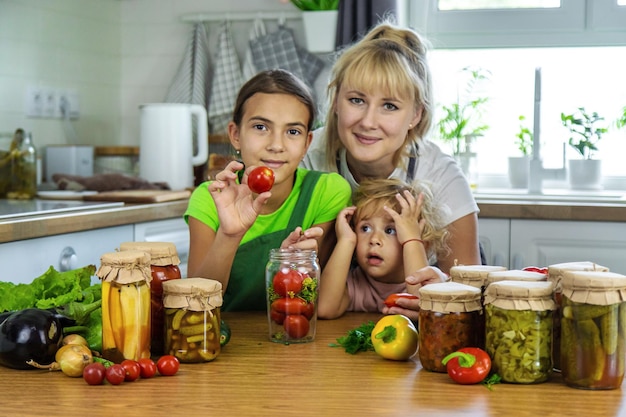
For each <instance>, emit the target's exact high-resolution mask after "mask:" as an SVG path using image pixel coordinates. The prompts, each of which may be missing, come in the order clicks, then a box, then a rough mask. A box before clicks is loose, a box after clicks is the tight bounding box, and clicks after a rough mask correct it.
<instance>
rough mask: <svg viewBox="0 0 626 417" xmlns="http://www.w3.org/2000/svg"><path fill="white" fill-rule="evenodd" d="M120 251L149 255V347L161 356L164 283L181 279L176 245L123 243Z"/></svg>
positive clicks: (169, 243) (154, 353)
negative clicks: (133, 251)
mask: <svg viewBox="0 0 626 417" xmlns="http://www.w3.org/2000/svg"><path fill="white" fill-rule="evenodd" d="M120 250H122V251H124V250H142V251H144V252H148V253H149V254H150V272H151V274H152V282H151V283H150V298H151V307H150V319H151V323H152V326H151V328H152V330H151V336H150V339H151V341H150V346H151V348H152V354H153V355H157V356H158V355H162V354H163V349H164V340H163V332H164V330H165V314H164V312H163V286H162V283H163V282H164V281H169V280H171V279H181V274H180V268H179V267H178V265H179V264H180V259H179V258H178V252H177V251H176V245H174V244H173V243H171V242H124V243H122V244H120Z"/></svg>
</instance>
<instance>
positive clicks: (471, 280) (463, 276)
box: [450, 265, 506, 291]
mask: <svg viewBox="0 0 626 417" xmlns="http://www.w3.org/2000/svg"><path fill="white" fill-rule="evenodd" d="M495 271H506V268H505V267H503V266H493V265H455V266H453V267H452V268H450V281H453V282H458V283H460V284H465V285H471V286H472V287H476V288H480V289H481V291H483V290H484V289H485V282H486V280H487V276H488V275H489V273H490V272H495Z"/></svg>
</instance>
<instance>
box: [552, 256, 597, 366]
mask: <svg viewBox="0 0 626 417" xmlns="http://www.w3.org/2000/svg"><path fill="white" fill-rule="evenodd" d="M565 271H598V272H608V271H609V268H607V267H605V266H602V265H598V264H596V263H593V262H588V261H581V262H564V263H559V264H553V265H550V266H548V281H550V282H552V283H553V284H554V302H555V303H556V310H554V315H553V320H552V321H553V323H554V324H553V343H552V362H553V364H554V369H555V370H557V371H560V370H561V305H562V302H561V299H562V296H561V294H562V291H561V278H562V277H563V274H564V273H565Z"/></svg>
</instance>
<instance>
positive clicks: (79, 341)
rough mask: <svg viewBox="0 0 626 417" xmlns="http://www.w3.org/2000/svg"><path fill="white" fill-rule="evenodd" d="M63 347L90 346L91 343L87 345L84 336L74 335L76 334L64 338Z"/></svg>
mask: <svg viewBox="0 0 626 417" xmlns="http://www.w3.org/2000/svg"><path fill="white" fill-rule="evenodd" d="M61 345H62V346H65V345H83V346H89V343H87V339H85V338H84V337H83V336H81V335H79V334H76V333H74V334H68V335H67V336H65V337H63V340H61Z"/></svg>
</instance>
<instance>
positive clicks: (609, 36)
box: [408, 0, 626, 49]
mask: <svg viewBox="0 0 626 417" xmlns="http://www.w3.org/2000/svg"><path fill="white" fill-rule="evenodd" d="M408 7H409V11H408V15H409V24H410V26H412V27H414V28H416V29H417V30H418V31H420V32H421V33H423V34H425V35H426V36H427V37H428V39H429V40H430V41H431V43H432V44H433V47H434V48H436V49H459V48H492V47H493V48H496V47H547V46H623V45H626V7H624V6H618V5H617V1H616V0H563V4H562V7H560V8H550V9H483V10H444V11H439V10H438V9H437V0H412V1H409V2H408Z"/></svg>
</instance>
